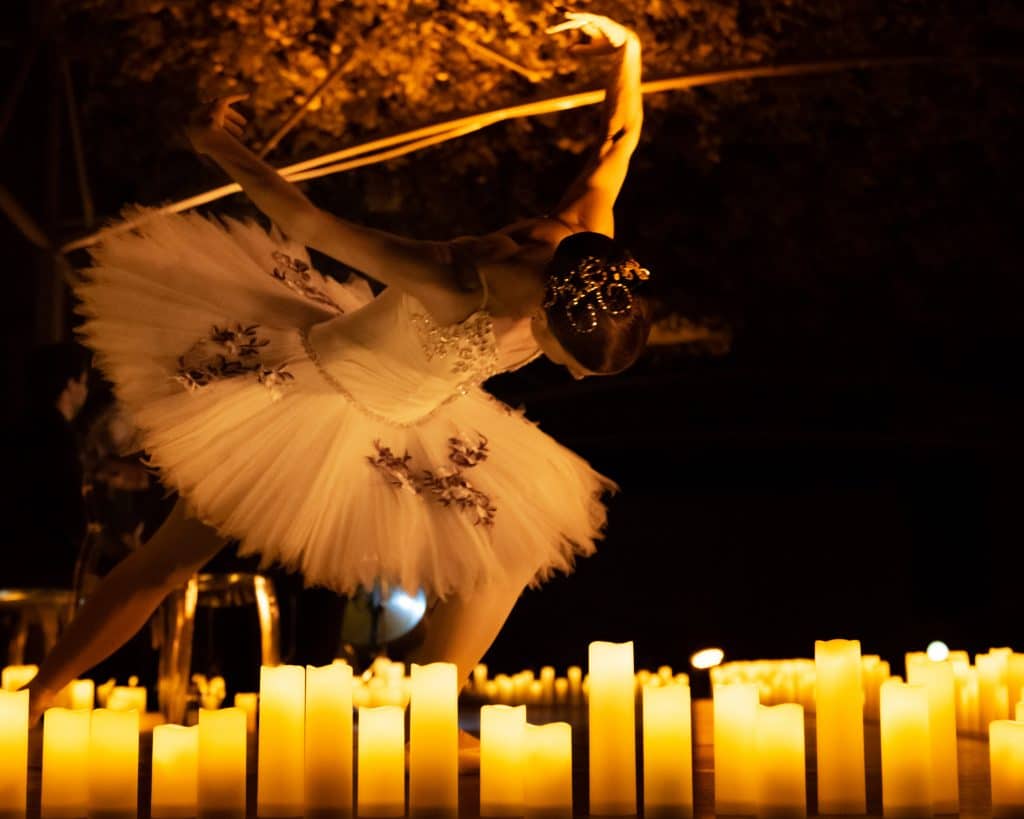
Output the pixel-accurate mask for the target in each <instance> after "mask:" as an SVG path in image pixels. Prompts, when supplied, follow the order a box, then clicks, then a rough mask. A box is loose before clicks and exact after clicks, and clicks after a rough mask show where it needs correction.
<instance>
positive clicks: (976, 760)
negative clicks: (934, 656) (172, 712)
mask: <svg viewBox="0 0 1024 819" xmlns="http://www.w3.org/2000/svg"><path fill="white" fill-rule="evenodd" d="M527 714H528V716H527V719H528V720H529V721H530V722H532V723H545V722H556V721H565V722H569V723H570V724H572V726H573V798H574V813H575V815H576V816H587V815H588V809H587V803H588V795H587V787H588V778H587V734H586V716H587V714H586V708H585V707H579V706H555V707H551V706H528V708H527ZM460 723H461V725H462V727H463V728H465V729H466V730H469V731H472V732H474V733H476V732H477V730H478V724H479V706H478V705H477V704H475V703H468V702H467V703H463V704H462V705H461V706H460ZM639 728H640V723H639V719H638V720H637V729H638V731H639ZM813 729H814V722H813V717H810V718H808V720H807V737H808V742H807V745H806V755H807V756H806V758H807V770H808V776H807V808H808V814H809V815H811V816H816V815H818V814H817V794H816V783H815V776H814V770H815V764H814V763H815V748H814V734H813ZM711 730H712V724H711V701H710V700H697V701H696V702H695V703H694V756H693V760H694V776H693V782H694V805H695V811H694V815H695V816H697V817H710V816H714V815H715V813H714V779H713V777H714V771H713V768H714V766H713V755H712V747H711ZM250 739H251V741H250V748H249V762H250V764H249V769H248V772H249V777H248V780H249V781H248V785H249V796H248V804H249V815H250V816H255V815H256V777H255V773H256V769H255V765H254V764H253V763H254V752H255V740H254V738H250ZM150 743H151V733H150V732H149V731H144V732H143V734H142V741H141V748H140V752H139V760H140V772H139V806H140V810H139V816H140V817H149V779H150V765H149V760H150ZM957 744H958V748H959V763H960V777H959V778H960V816H961V817H963V819H982V817H990V816H991V810H990V803H991V795H990V784H989V765H988V743H987V742H985V741H983V740H981V739H975V738H961V739H960V740H959V741H958V743H957ZM41 745H42V730H41V729H40V728H38V727H37V728H36V729H35V730H33V732H32V735H31V738H30V749H29V760H30V767H29V796H28V799H29V802H28V816H29V817H30V819H36V817H38V816H39V790H40V777H41ZM865 745H866V763H867V805H868V812H867V814H865V816H869V817H881V816H882V783H881V776H880V755H881V751H880V745H879V734H878V724H877V723H870V722H869V723H867V724H866V726H865ZM638 758H639V753H638ZM642 783H643V777H642V776H640V775H639V772H638V777H637V793H638V799H639V804H640V806H641V813H642V805H643V792H642ZM459 800H460V804H459V815H460V817H470V818H471V819H472V817H478V816H479V815H480V812H479V809H480V778H479V776H478V775H475V774H463V775H462V776H460V777H459Z"/></svg>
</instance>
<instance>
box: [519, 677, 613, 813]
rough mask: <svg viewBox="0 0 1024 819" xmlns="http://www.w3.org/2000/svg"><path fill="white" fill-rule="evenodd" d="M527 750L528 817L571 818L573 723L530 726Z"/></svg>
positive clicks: (527, 735)
mask: <svg viewBox="0 0 1024 819" xmlns="http://www.w3.org/2000/svg"><path fill="white" fill-rule="evenodd" d="M632 676H633V675H632V672H630V677H632ZM526 749H527V750H526V768H527V771H528V772H529V773H528V775H527V777H526V784H525V788H524V795H525V799H526V806H525V808H526V809H525V812H524V815H525V817H526V819H572V815H573V814H572V726H571V725H569V723H567V722H551V723H548V724H547V725H527V726H526ZM591 815H593V812H591Z"/></svg>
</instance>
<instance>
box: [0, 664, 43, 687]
mask: <svg viewBox="0 0 1024 819" xmlns="http://www.w3.org/2000/svg"><path fill="white" fill-rule="evenodd" d="M38 673H39V666H37V665H9V666H5V667H4V670H3V671H0V688H2V689H3V690H4V691H17V690H18V689H19V688H22V687H24V686H26V685H28V684H29V682H31V681H32V678H33V677H34V676H35V675H36V674H38Z"/></svg>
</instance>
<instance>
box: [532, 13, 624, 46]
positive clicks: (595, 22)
mask: <svg viewBox="0 0 1024 819" xmlns="http://www.w3.org/2000/svg"><path fill="white" fill-rule="evenodd" d="M565 17H566V19H565V20H564V21H563V22H561V23H558V24H557V25H554V26H548V28H546V29H545V33H547V34H557V33H558V32H561V31H571V30H578V31H580V32H581V33H582V34H585V35H586V36H587V37H589V38H590V40H589V42H586V43H576V44H574V45H572V46H570V47H569V52H570V53H571V54H578V55H582V56H603V55H606V54H614V53H615V52H617V51H618V50H619V49H620V48H622V47H623V46H624V45H625V44H626V43H627V42H628V41H629V40H630V39H636V37H637V35H636V32H634V31H633V30H632V29H629V28H626V26H624V25H622V24H621V23H617V22H615V21H614V20H612V19H611V18H610V17H605V16H603V15H600V14H590V13H589V12H582V11H567V12H565Z"/></svg>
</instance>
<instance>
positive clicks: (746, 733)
mask: <svg viewBox="0 0 1024 819" xmlns="http://www.w3.org/2000/svg"><path fill="white" fill-rule="evenodd" d="M712 699H713V708H714V719H713V720H712V722H713V725H714V743H713V749H714V755H715V762H714V766H715V813H721V814H737V815H746V816H753V815H754V811H755V809H756V804H757V780H756V778H755V777H754V776H753V770H754V765H755V756H754V726H755V720H756V718H757V706H758V692H757V685H756V684H755V683H723V684H720V685H715V686H714V687H713V688H712Z"/></svg>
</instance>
